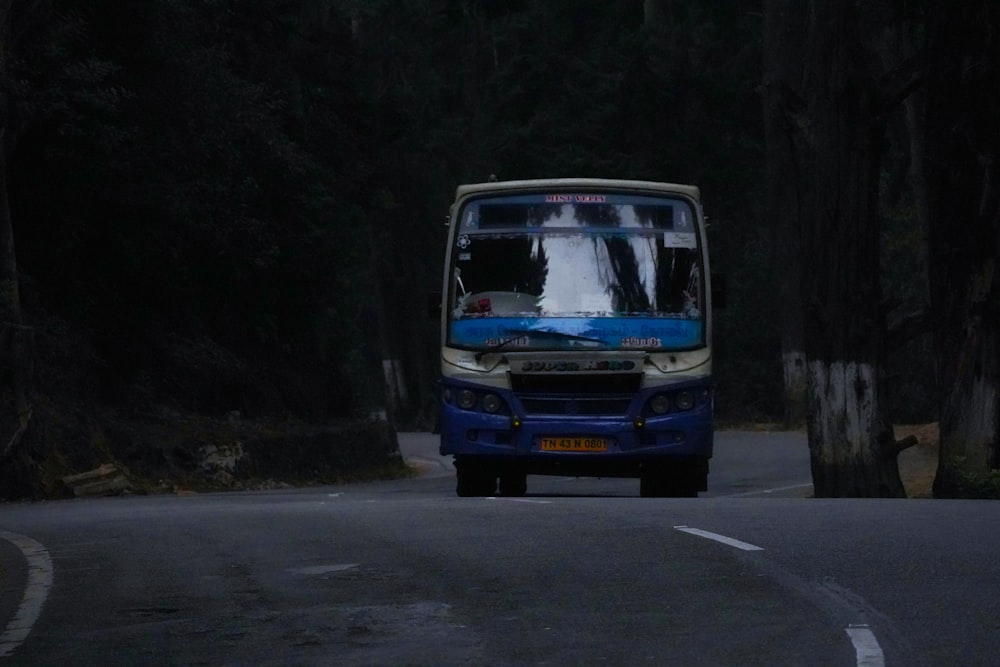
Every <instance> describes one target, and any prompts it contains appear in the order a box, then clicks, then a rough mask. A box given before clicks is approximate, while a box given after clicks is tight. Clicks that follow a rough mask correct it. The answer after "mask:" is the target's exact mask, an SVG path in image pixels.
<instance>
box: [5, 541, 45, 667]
mask: <svg viewBox="0 0 1000 667" xmlns="http://www.w3.org/2000/svg"><path fill="white" fill-rule="evenodd" d="M0 539H5V540H7V541H8V542H10V543H11V544H13V545H14V546H16V547H17V548H18V549H20V550H21V553H22V554H24V558H25V560H26V561H28V582H27V584H26V585H25V587H24V596H23V597H22V598H21V604H20V605H19V606H18V608H17V613H15V614H14V618H12V619H11V620H10V622H9V623H8V624H7V629H6V630H4V633H3V634H2V635H0V658H3V657H5V656H8V655H11V654H12V653H13V652H14V651H15V650H17V647H18V646H20V645H21V642H23V641H24V640H25V639H27V638H28V634H29V633H30V632H31V628H32V627H33V626H34V625H35V621H37V620H38V617H39V616H40V615H41V613H42V606H44V605H45V600H46V599H47V598H48V596H49V589H50V588H51V587H52V559H51V558H49V552H48V551H47V550H46V549H45V547H43V546H42V545H41V544H39V543H38V542H36V541H35V540H33V539H31V538H30V537H25V536H24V535H18V534H17V533H8V532H7V531H0Z"/></svg>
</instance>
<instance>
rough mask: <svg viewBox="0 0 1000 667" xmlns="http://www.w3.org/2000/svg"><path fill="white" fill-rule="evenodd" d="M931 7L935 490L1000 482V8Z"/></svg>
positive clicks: (927, 138)
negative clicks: (936, 412)
mask: <svg viewBox="0 0 1000 667" xmlns="http://www.w3.org/2000/svg"><path fill="white" fill-rule="evenodd" d="M988 6H989V5H988V3H983V4H981V3H959V4H952V3H947V2H944V1H943V0H937V1H935V2H932V3H930V4H929V7H928V29H927V41H928V44H927V58H926V62H927V71H926V79H927V89H926V91H927V92H926V110H925V113H924V114H923V116H922V121H923V123H924V124H925V126H924V128H923V130H924V131H923V134H922V136H923V139H924V147H923V148H924V155H925V159H924V161H923V167H924V171H923V177H924V178H923V183H924V186H925V187H926V191H927V197H926V201H927V208H928V211H929V215H928V218H929V230H928V240H929V244H928V254H929V261H928V265H929V273H930V280H929V282H930V300H931V315H932V323H933V329H934V351H935V358H936V361H937V364H938V378H939V381H938V392H939V400H940V405H941V420H940V427H941V428H940V431H941V440H940V457H939V463H938V474H937V477H936V479H935V480H934V495H935V496H937V497H953V496H966V495H990V496H996V495H997V494H998V493H1000V488H998V487H997V483H996V480H997V471H998V469H1000V135H998V134H997V118H998V117H1000V43H998V41H997V39H996V35H997V33H998V32H1000V15H997V13H996V12H995V11H985V10H984V8H986V7H988Z"/></svg>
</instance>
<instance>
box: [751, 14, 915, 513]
mask: <svg viewBox="0 0 1000 667" xmlns="http://www.w3.org/2000/svg"><path fill="white" fill-rule="evenodd" d="M764 8H765V33H766V34H765V85H764V88H765V127H766V129H767V142H768V149H767V150H768V157H769V163H768V191H769V195H768V198H769V209H770V211H771V214H772V215H777V216H778V217H779V221H778V228H779V230H780V235H779V237H778V239H777V240H776V244H777V245H778V249H779V252H778V258H777V264H778V270H780V271H782V272H783V273H784V274H785V277H784V280H785V283H784V286H783V288H782V295H781V297H782V299H781V302H782V305H783V307H785V308H787V309H789V310H791V311H796V312H791V313H789V314H788V315H787V316H786V317H785V318H784V319H785V321H784V322H783V335H782V353H783V363H784V365H785V371H786V392H787V393H788V394H789V395H790V396H793V395H794V394H795V392H796V390H798V389H799V388H800V387H801V384H800V383H801V382H802V379H803V378H802V375H801V374H802V373H803V372H804V373H805V383H804V384H805V387H806V396H807V401H806V425H807V430H808V434H809V452H810V461H811V465H812V472H813V485H814V491H815V494H816V496H819V497H833V496H862V497H871V496H903V495H905V490H904V489H903V485H902V482H901V481H900V478H899V471H898V468H897V464H896V454H897V453H898V448H897V446H896V443H895V439H894V437H893V434H892V428H891V426H890V422H889V420H888V418H887V416H886V406H887V402H886V401H885V400H884V399H883V394H884V391H885V389H884V379H883V373H882V360H883V357H884V349H883V348H884V340H885V327H884V326H883V323H882V318H881V313H880V301H881V290H880V284H879V216H878V187H879V174H880V171H879V165H880V163H879V160H880V152H879V151H880V150H881V149H880V144H881V142H882V137H883V135H884V127H883V126H882V122H883V121H882V119H883V118H884V114H885V109H884V108H882V107H881V106H880V103H881V102H880V101H881V99H882V94H883V92H884V91H880V90H878V89H877V88H876V85H875V79H876V73H875V72H873V71H871V70H870V66H871V65H870V63H871V59H870V58H866V57H864V56H863V55H862V56H858V54H859V53H861V54H863V53H864V51H865V49H866V42H865V41H864V34H865V33H864V28H865V27H866V26H867V25H869V24H870V23H872V21H871V20H870V19H873V18H874V17H875V15H876V14H877V11H878V9H884V5H883V4H878V3H875V4H873V5H872V8H873V9H872V10H871V11H872V12H874V13H869V10H868V9H867V6H866V8H865V9H864V10H863V11H861V10H859V9H858V8H857V7H855V6H853V5H851V4H843V3H829V2H796V1H795V0H767V1H766V2H765V6H764ZM875 23H877V22H875ZM799 344H800V345H801V347H799ZM803 355H804V359H803Z"/></svg>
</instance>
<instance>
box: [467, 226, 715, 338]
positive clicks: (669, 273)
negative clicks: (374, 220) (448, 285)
mask: <svg viewBox="0 0 1000 667" xmlns="http://www.w3.org/2000/svg"><path fill="white" fill-rule="evenodd" d="M456 266H457V271H456V273H455V276H456V291H457V294H456V301H455V303H456V307H455V309H454V311H453V316H454V317H455V318H463V317H496V316H514V315H525V316H529V315H532V316H545V317H616V316H617V317H622V316H626V317H627V316H637V315H646V316H654V317H665V316H670V317H685V318H699V317H700V304H701V293H700V292H701V275H700V271H699V266H698V262H697V253H696V252H695V251H694V250H689V249H684V248H666V247H664V246H663V242H662V239H661V238H657V237H653V236H646V235H641V236H640V235H625V234H601V233H577V234H566V233H561V232H557V233H552V234H544V235H543V234H534V235H531V236H525V235H476V236H475V237H474V240H470V241H469V243H468V245H467V246H466V247H465V248H464V249H463V250H461V251H460V255H459V261H458V262H457V263H456Z"/></svg>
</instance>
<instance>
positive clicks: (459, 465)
mask: <svg viewBox="0 0 1000 667" xmlns="http://www.w3.org/2000/svg"><path fill="white" fill-rule="evenodd" d="M455 469H456V471H457V477H458V485H457V487H456V489H455V491H456V493H457V494H458V495H459V496H461V497H462V498H470V497H476V496H492V495H493V494H494V493H496V490H497V475H496V472H495V471H494V470H493V469H492V468H489V467H487V466H484V465H482V464H477V463H472V462H470V461H460V462H456V463H455Z"/></svg>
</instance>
